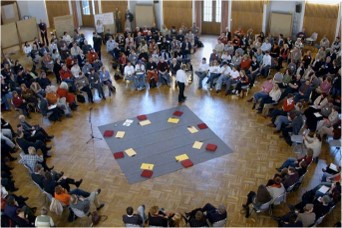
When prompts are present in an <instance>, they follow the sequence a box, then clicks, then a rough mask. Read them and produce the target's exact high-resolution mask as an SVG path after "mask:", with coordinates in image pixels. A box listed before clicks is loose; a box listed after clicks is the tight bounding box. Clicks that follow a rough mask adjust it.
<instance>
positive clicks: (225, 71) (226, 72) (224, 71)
mask: <svg viewBox="0 0 342 228" xmlns="http://www.w3.org/2000/svg"><path fill="white" fill-rule="evenodd" d="M231 71H232V69H231V68H230V67H229V66H228V63H227V62H223V65H222V67H221V68H220V73H221V75H220V77H219V78H218V79H217V81H216V85H215V89H216V93H219V92H221V89H222V85H223V84H224V83H226V81H227V80H228V79H229V77H230V72H231Z"/></svg>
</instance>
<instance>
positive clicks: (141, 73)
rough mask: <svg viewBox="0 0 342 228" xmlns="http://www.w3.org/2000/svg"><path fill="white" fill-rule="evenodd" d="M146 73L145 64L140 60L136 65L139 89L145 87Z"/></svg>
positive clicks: (136, 81)
mask: <svg viewBox="0 0 342 228" xmlns="http://www.w3.org/2000/svg"><path fill="white" fill-rule="evenodd" d="M145 75H146V69H145V65H144V64H143V62H142V61H141V60H139V61H138V63H137V65H135V78H134V79H135V83H134V84H135V86H136V88H137V89H138V90H142V89H143V88H145V87H146V86H145Z"/></svg>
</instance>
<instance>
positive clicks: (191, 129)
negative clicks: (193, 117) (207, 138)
mask: <svg viewBox="0 0 342 228" xmlns="http://www.w3.org/2000/svg"><path fill="white" fill-rule="evenodd" d="M188 131H190V133H191V134H194V133H196V132H198V130H197V128H196V127H195V126H189V127H188Z"/></svg>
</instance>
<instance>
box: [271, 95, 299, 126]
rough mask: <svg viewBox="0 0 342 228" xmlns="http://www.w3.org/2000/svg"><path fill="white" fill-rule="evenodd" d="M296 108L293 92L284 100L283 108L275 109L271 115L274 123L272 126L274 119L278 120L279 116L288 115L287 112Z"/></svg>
mask: <svg viewBox="0 0 342 228" xmlns="http://www.w3.org/2000/svg"><path fill="white" fill-rule="evenodd" d="M294 108H295V102H294V99H293V94H292V93H289V94H288V95H287V98H286V99H285V100H284V102H283V105H282V106H281V109H274V110H273V111H272V112H271V114H270V116H271V117H272V123H271V124H270V126H274V121H275V120H276V118H277V116H287V113H288V112H290V111H292V110H293V109H294Z"/></svg>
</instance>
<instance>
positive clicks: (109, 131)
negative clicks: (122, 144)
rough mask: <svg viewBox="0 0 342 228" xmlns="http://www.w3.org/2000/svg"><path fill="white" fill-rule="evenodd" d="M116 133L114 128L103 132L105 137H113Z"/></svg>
mask: <svg viewBox="0 0 342 228" xmlns="http://www.w3.org/2000/svg"><path fill="white" fill-rule="evenodd" d="M113 135H114V131H112V130H106V131H105V132H104V133H103V136H104V137H112V136H113Z"/></svg>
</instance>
